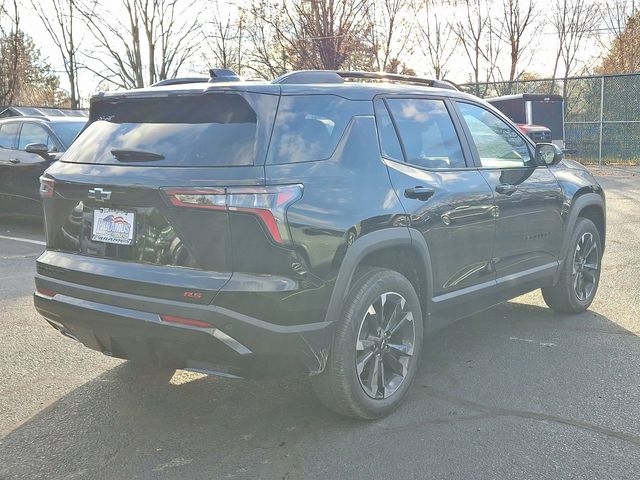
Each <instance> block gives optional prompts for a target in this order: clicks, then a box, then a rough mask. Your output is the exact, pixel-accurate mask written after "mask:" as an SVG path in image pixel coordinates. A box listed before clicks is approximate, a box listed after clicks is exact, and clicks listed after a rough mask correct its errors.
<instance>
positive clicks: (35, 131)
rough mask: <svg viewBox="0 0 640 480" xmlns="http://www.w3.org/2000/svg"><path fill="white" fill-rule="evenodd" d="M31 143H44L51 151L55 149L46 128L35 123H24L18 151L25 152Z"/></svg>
mask: <svg viewBox="0 0 640 480" xmlns="http://www.w3.org/2000/svg"><path fill="white" fill-rule="evenodd" d="M30 143H42V144H44V145H46V146H47V147H49V149H51V147H53V142H52V141H51V138H50V137H49V134H48V133H47V131H46V130H45V129H44V128H42V127H41V126H40V125H34V124H33V123H23V124H22V130H20V141H19V142H18V150H24V149H25V148H26V146H27V145H29V144H30Z"/></svg>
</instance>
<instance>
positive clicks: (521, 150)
mask: <svg viewBox="0 0 640 480" xmlns="http://www.w3.org/2000/svg"><path fill="white" fill-rule="evenodd" d="M458 106H459V108H460V112H461V113H462V116H463V117H464V121H465V122H466V124H467V126H468V127H469V131H470V132H471V137H472V138H473V141H474V143H475V145H476V148H477V149H478V156H479V157H480V163H481V164H482V166H483V167H496V168H508V167H523V166H524V165H525V164H527V163H529V162H530V160H531V154H530V153H529V147H528V146H527V143H526V142H525V140H524V139H523V138H522V137H521V136H520V135H518V133H516V131H515V130H514V128H513V127H511V126H510V125H509V124H507V123H506V122H505V121H503V120H502V119H500V118H499V117H497V116H496V115H494V114H493V113H492V112H490V111H489V110H486V109H484V108H482V107H478V106H477V105H471V104H470V103H458Z"/></svg>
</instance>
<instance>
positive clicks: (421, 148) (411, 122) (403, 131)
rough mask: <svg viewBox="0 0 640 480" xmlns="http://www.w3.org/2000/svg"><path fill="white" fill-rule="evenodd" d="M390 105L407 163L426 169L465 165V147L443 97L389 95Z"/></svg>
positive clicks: (461, 166)
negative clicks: (463, 152)
mask: <svg viewBox="0 0 640 480" xmlns="http://www.w3.org/2000/svg"><path fill="white" fill-rule="evenodd" d="M387 104H388V105H389V109H390V110H391V115H393V118H394V120H395V122H396V125H397V127H398V131H399V133H400V139H401V140H402V143H403V144H404V149H405V153H406V155H407V162H408V163H411V164H413V165H416V166H418V167H425V168H464V167H466V164H465V162H464V156H463V154H462V146H461V145H460V140H459V139H458V135H457V134H456V131H455V128H454V126H453V122H452V120H451V117H450V116H449V111H448V110H447V107H446V106H445V104H444V101H442V100H435V99H434V100H432V99H415V98H406V99H398V98H390V99H387Z"/></svg>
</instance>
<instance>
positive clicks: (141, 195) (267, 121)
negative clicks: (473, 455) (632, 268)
mask: <svg viewBox="0 0 640 480" xmlns="http://www.w3.org/2000/svg"><path fill="white" fill-rule="evenodd" d="M380 80H383V82H381V81H380ZM562 157H563V156H562V152H561V151H560V150H558V149H557V148H556V147H555V146H554V145H551V144H538V145H537V146H536V145H534V144H533V143H532V142H531V141H530V140H529V139H528V138H527V137H526V136H525V135H523V134H522V133H521V132H520V131H519V130H518V128H517V127H515V126H514V125H513V124H512V123H511V122H510V121H509V120H508V119H507V118H506V117H505V116H504V115H502V114H501V113H500V112H498V111H497V110H496V109H495V108H493V107H491V106H490V105H488V104H487V103H486V102H484V101H482V100H479V99H478V98H476V97H474V96H471V95H467V94H464V93H461V92H459V91H457V89H456V88H455V87H453V86H452V85H450V84H448V83H446V82H442V81H435V80H427V79H421V78H417V77H404V76H399V75H383V74H374V73H366V72H341V71H303V72H293V73H290V74H287V75H284V76H282V77H280V78H278V79H276V80H274V81H273V82H271V83H266V82H262V83H261V82H244V81H240V79H239V78H237V77H235V76H234V75H233V73H232V72H228V71H223V70H215V69H214V70H211V78H210V79H209V78H206V79H173V80H168V81H164V82H161V84H156V85H154V86H152V87H149V88H145V89H140V90H133V91H127V92H121V93H105V94H99V95H97V96H94V97H93V98H92V100H91V108H90V117H89V122H88V124H87V126H86V128H85V129H84V131H83V132H82V133H81V134H80V136H79V137H78V139H77V140H76V142H75V143H74V144H73V146H72V147H71V148H70V149H69V150H68V151H67V152H66V154H65V155H64V156H63V158H62V160H61V161H59V162H57V163H56V164H54V165H53V166H52V167H50V168H49V169H48V170H47V171H46V173H45V174H44V175H43V176H42V178H41V187H40V193H41V196H42V198H43V205H44V214H45V222H46V237H47V246H46V251H45V252H44V253H43V254H42V256H40V258H38V260H37V276H36V293H35V297H34V301H35V306H36V308H37V310H38V311H39V312H40V313H41V314H42V315H43V316H44V317H45V318H46V320H47V321H48V322H49V323H50V324H51V325H52V326H53V327H54V328H56V329H58V330H59V331H60V332H61V333H63V334H64V335H66V336H68V337H70V338H72V339H75V340H78V341H80V342H82V343H83V344H84V345H86V346H87V347H89V348H92V349H94V350H98V351H100V352H103V353H104V354H106V355H109V356H113V357H118V358H125V359H130V360H132V361H134V362H141V363H143V364H152V365H153V366H157V367H164V368H170V369H175V368H178V369H186V370H192V371H198V372H205V373H211V374H216V375H223V376H230V377H245V378H256V377H262V376H265V375H271V374H276V375H288V374H294V373H306V374H308V375H310V376H311V381H312V382H311V383H312V384H313V387H314V389H315V390H316V392H317V394H318V395H319V397H320V399H321V400H322V402H323V403H325V404H326V405H327V406H328V407H330V408H331V409H333V410H335V411H337V412H339V413H342V414H346V415H350V416H354V417H359V418H368V419H370V418H377V417H381V416H383V415H386V414H388V413H389V412H390V411H392V410H393V409H394V408H396V407H397V406H398V404H399V403H400V402H401V400H402V399H403V397H404V396H405V395H406V393H407V391H408V389H409V388H410V385H411V383H412V380H413V378H414V377H415V375H416V370H417V368H418V364H419V358H420V354H421V350H422V345H423V337H424V335H425V334H426V333H429V332H431V331H433V330H434V329H436V328H438V327H441V326H442V325H444V324H446V323H449V322H451V321H454V320H456V319H459V318H461V317H464V316H467V315H470V314H472V313H474V312H478V311H480V310H483V309H486V308H488V307H490V306H492V305H495V304H497V303H499V302H502V301H505V300H508V299H511V298H514V297H516V296H518V295H520V294H523V293H525V292H529V291H531V290H534V289H537V288H541V289H542V293H543V295H544V299H545V301H546V303H547V304H548V305H549V306H550V307H551V308H553V309H554V310H556V311H559V312H581V311H583V310H585V309H586V308H587V307H589V305H590V304H591V302H592V300H593V298H594V296H595V294H596V290H597V288H598V281H599V276H600V269H601V259H602V254H603V251H604V243H605V199H604V193H603V191H602V189H601V187H600V186H599V185H598V183H597V182H596V180H595V179H594V178H593V176H591V174H590V173H589V172H588V171H587V170H585V169H584V168H583V167H582V166H581V165H580V164H578V163H575V162H572V161H569V160H565V159H563V158H562Z"/></svg>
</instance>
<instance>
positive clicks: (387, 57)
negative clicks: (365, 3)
mask: <svg viewBox="0 0 640 480" xmlns="http://www.w3.org/2000/svg"><path fill="white" fill-rule="evenodd" d="M408 6H409V2H408V0H375V1H372V2H371V4H370V6H369V8H368V10H367V15H368V16H369V24H370V37H371V39H370V42H371V47H372V50H373V52H374V54H375V65H374V66H375V68H376V70H378V71H380V72H389V73H398V72H397V70H398V68H399V66H400V65H401V60H400V59H401V57H402V55H403V54H405V53H410V47H411V45H410V40H411V26H412V25H411V23H409V22H408V21H407V20H406V18H404V17H403V15H406V13H407V11H408Z"/></svg>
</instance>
